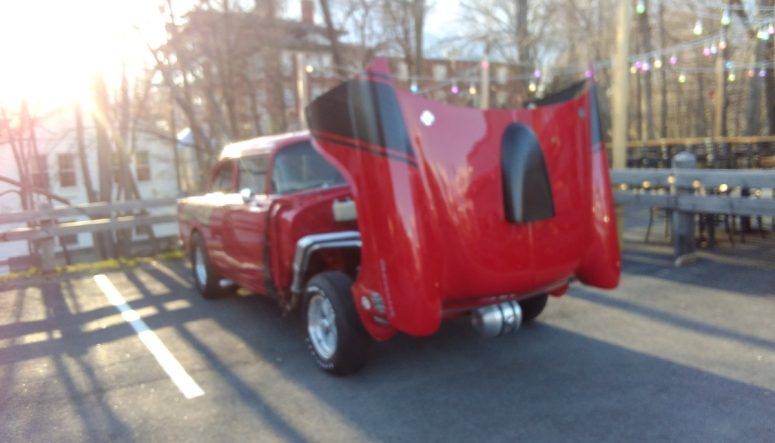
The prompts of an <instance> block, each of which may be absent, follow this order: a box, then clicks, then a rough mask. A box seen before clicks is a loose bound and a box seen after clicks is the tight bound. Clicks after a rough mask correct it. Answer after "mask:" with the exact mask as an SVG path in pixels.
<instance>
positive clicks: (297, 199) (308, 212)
mask: <svg viewBox="0 0 775 443" xmlns="http://www.w3.org/2000/svg"><path fill="white" fill-rule="evenodd" d="M307 119H308V122H309V127H310V130H309V131H308V132H307V131H305V132H298V133H292V134H285V135H278V136H271V137H261V138H257V139H253V140H248V141H244V142H239V143H235V144H231V145H228V146H226V147H225V148H224V149H223V152H222V154H221V157H220V160H219V161H218V163H217V164H216V165H215V167H214V169H213V172H212V177H211V185H210V192H209V193H207V194H205V195H202V196H195V197H188V198H184V199H181V200H180V201H179V203H178V214H179V220H180V235H181V239H182V241H183V243H184V245H185V247H186V249H187V251H189V256H190V260H191V264H192V268H193V277H194V281H195V284H196V288H197V289H198V291H199V292H200V293H201V294H202V295H203V296H204V297H207V298H210V297H215V296H217V295H218V294H219V293H221V292H222V290H223V288H224V287H225V286H226V285H227V283H229V282H231V283H234V284H237V285H240V286H242V287H245V288H247V289H249V290H251V291H254V292H256V293H259V294H262V295H266V296H268V297H272V298H274V299H275V300H277V302H278V303H279V304H280V305H281V306H282V307H283V308H284V309H285V310H287V311H289V312H290V311H293V310H297V309H299V310H300V311H301V314H302V318H303V319H304V321H305V324H306V333H307V334H306V341H307V344H308V348H309V350H310V353H311V355H312V357H313V358H314V360H315V362H316V363H317V364H318V365H319V366H320V367H321V368H322V369H324V370H326V371H328V372H331V373H335V374H346V373H350V372H353V371H356V370H358V369H360V368H361V367H362V366H363V364H364V363H365V361H366V357H367V350H368V348H369V342H370V341H371V339H372V338H373V339H377V340H387V339H388V338H390V337H391V336H392V335H393V334H395V333H396V332H398V331H400V332H403V333H406V334H411V335H416V336H423V335H429V334H433V333H434V332H436V331H437V330H438V328H439V326H440V323H441V321H442V319H444V318H452V317H460V316H464V315H467V316H470V317H471V320H472V323H473V324H474V326H475V327H476V328H477V329H478V330H479V331H480V332H482V333H483V334H485V335H488V336H496V335H501V334H505V333H509V332H512V331H515V330H516V329H518V328H519V326H520V324H522V323H523V322H528V321H530V320H532V319H534V318H535V317H536V316H538V315H539V314H540V313H541V311H542V310H543V309H544V306H545V304H546V302H547V298H548V297H547V296H548V295H553V296H560V295H562V294H564V293H565V292H566V290H567V288H568V285H569V283H570V282H571V281H572V280H578V281H580V282H582V283H584V284H587V285H591V286H596V287H600V288H614V287H616V286H617V284H618V280H619V273H620V263H619V249H618V241H617V234H616V225H615V216H614V205H613V202H612V196H611V186H610V181H609V177H608V161H607V159H606V152H605V149H604V147H603V145H602V141H601V133H600V123H599V118H598V109H597V104H596V98H595V93H594V85H593V84H591V83H590V82H584V83H580V84H578V85H576V86H574V87H571V88H569V89H568V90H566V91H563V92H562V93H560V94H558V95H556V96H553V97H550V98H547V99H545V100H543V101H541V102H536V103H531V104H530V105H529V106H528V107H527V108H525V109H510V110H478V109H471V108H462V107H455V106H449V105H445V104H441V103H438V102H435V101H431V100H428V99H425V98H423V97H420V96H417V95H414V94H412V93H410V92H408V91H403V90H400V89H398V88H396V87H395V85H394V84H393V81H392V78H391V77H390V73H389V70H388V66H387V63H386V62H385V61H384V60H377V61H375V62H374V63H373V64H372V65H370V66H369V68H368V69H367V70H366V72H365V73H364V74H362V75H360V76H358V77H356V78H354V79H352V80H350V81H347V82H344V83H342V84H341V85H339V86H337V87H335V88H333V89H332V90H330V91H328V92H327V93H325V94H323V95H322V96H320V97H318V98H317V99H316V100H314V101H313V102H312V103H311V104H310V105H309V106H308V108H307Z"/></svg>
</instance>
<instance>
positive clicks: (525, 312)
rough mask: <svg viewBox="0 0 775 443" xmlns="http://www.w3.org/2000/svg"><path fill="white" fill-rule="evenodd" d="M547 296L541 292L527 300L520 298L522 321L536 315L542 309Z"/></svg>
mask: <svg viewBox="0 0 775 443" xmlns="http://www.w3.org/2000/svg"><path fill="white" fill-rule="evenodd" d="M548 298H549V296H548V295H546V294H541V295H536V296H535V297H532V298H529V299H527V300H520V301H519V307H520V308H522V323H523V324H524V323H528V322H531V321H533V319H535V318H536V317H538V316H539V315H540V314H541V312H543V311H544V308H545V307H546V301H547V300H548Z"/></svg>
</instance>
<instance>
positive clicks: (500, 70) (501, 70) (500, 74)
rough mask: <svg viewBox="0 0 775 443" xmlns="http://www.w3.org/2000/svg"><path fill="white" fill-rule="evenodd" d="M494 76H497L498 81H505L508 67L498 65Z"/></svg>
mask: <svg viewBox="0 0 775 443" xmlns="http://www.w3.org/2000/svg"><path fill="white" fill-rule="evenodd" d="M496 76H497V77H498V83H506V82H507V81H509V68H507V67H506V66H499V67H498V73H497V74H496Z"/></svg>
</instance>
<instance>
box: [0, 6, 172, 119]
mask: <svg viewBox="0 0 775 443" xmlns="http://www.w3.org/2000/svg"><path fill="white" fill-rule="evenodd" d="M158 4H159V1H158V0H71V1H62V0H3V1H2V2H0V57H2V66H3V68H2V69H0V105H2V106H5V107H6V108H7V109H9V110H10V109H14V108H15V107H17V106H18V105H19V103H20V102H21V101H22V100H23V99H27V100H28V101H29V103H30V104H31V106H34V107H35V108H37V109H41V110H42V109H50V108H54V107H57V106H62V105H65V104H69V103H72V102H74V101H76V100H78V101H82V102H84V101H88V100H90V98H91V91H90V86H91V85H92V84H93V81H94V78H95V76H96V75H97V73H101V74H102V75H103V76H104V77H105V78H106V81H107V82H108V83H109V84H112V85H115V84H117V83H118V80H119V79H120V75H121V69H122V65H124V66H126V69H127V72H128V75H130V76H132V75H136V74H137V73H138V72H139V71H140V70H141V68H142V66H143V64H144V63H146V61H147V59H148V49H147V47H146V43H150V44H157V43H158V42H159V41H160V38H161V36H163V32H164V27H163V23H162V19H161V16H160V13H159V9H158Z"/></svg>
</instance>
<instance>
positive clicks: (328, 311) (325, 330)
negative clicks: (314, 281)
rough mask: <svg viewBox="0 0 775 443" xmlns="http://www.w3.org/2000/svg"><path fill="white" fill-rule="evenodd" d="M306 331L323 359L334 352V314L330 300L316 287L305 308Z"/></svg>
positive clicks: (328, 357)
mask: <svg viewBox="0 0 775 443" xmlns="http://www.w3.org/2000/svg"><path fill="white" fill-rule="evenodd" d="M307 332H308V333H309V339H310V342H311V343H312V346H313V347H314V348H315V352H317V353H318V355H320V357H321V358H323V359H326V360H327V359H330V358H331V357H332V356H333V355H334V353H335V352H336V340H337V332H336V314H335V313H334V307H333V306H332V305H331V301H330V300H329V299H328V297H326V296H325V295H323V293H322V292H320V290H317V288H315V289H313V295H312V297H311V298H310V300H309V307H308V308H307Z"/></svg>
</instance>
